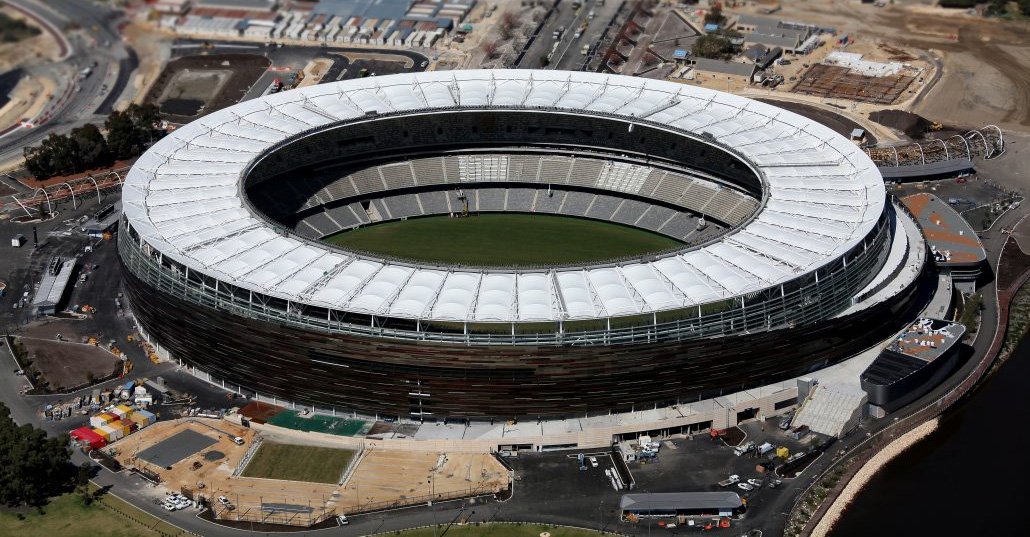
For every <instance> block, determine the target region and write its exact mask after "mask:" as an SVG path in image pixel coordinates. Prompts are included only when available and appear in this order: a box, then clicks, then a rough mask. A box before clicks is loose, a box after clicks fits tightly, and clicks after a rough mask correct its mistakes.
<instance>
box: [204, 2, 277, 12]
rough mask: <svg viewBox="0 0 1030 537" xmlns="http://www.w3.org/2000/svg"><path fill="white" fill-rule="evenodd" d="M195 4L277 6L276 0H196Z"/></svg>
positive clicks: (243, 6) (226, 6)
mask: <svg viewBox="0 0 1030 537" xmlns="http://www.w3.org/2000/svg"><path fill="white" fill-rule="evenodd" d="M194 4H196V5H198V6H204V7H220V8H232V9H253V10H262V11H271V10H272V9H274V8H275V6H276V0H195V1H194Z"/></svg>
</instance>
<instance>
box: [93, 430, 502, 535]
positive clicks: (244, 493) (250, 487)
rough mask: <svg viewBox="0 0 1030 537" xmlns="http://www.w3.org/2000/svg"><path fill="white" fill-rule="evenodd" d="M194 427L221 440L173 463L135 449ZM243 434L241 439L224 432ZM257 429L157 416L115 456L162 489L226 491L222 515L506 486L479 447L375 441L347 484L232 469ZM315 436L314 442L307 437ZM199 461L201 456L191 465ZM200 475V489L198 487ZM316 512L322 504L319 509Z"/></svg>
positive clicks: (339, 508)
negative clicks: (382, 445)
mask: <svg viewBox="0 0 1030 537" xmlns="http://www.w3.org/2000/svg"><path fill="white" fill-rule="evenodd" d="M187 429H189V430H193V431H196V432H199V433H201V434H203V435H205V436H208V437H210V438H213V439H214V438H217V439H218V443H217V444H215V445H213V446H211V447H209V448H206V449H204V450H202V451H201V452H198V453H195V454H193V455H191V456H189V457H187V458H186V459H184V460H182V461H180V462H178V463H176V464H173V465H172V468H171V470H168V469H165V468H150V466H149V465H148V463H146V462H144V461H141V460H139V459H136V458H135V457H134V455H135V454H136V453H140V452H142V451H144V450H146V449H147V448H149V447H151V446H154V445H155V444H158V443H159V442H161V441H163V440H165V439H168V438H170V437H172V436H174V435H176V434H178V433H180V432H182V431H184V430H187ZM229 434H231V435H236V436H240V437H242V438H244V441H245V444H244V445H243V446H237V445H236V444H234V443H232V441H231V440H230V439H229V437H228V436H226V435H229ZM257 434H258V433H257V432H256V431H255V430H254V429H250V428H244V427H241V426H239V425H236V424H234V423H231V422H229V421H225V420H212V419H201V418H184V419H178V420H170V421H159V422H158V423H156V424H154V425H152V426H150V427H148V428H146V429H143V430H142V431H139V432H137V433H134V434H132V435H130V436H128V437H126V438H125V439H123V440H120V441H118V442H116V443H115V444H112V447H114V448H115V449H116V450H118V454H117V456H116V458H117V459H118V461H119V462H121V463H122V464H123V465H125V466H134V465H136V466H138V467H141V468H147V469H149V470H152V471H155V472H157V473H159V474H160V476H161V480H162V488H160V490H158V491H156V492H155V494H163V492H164V490H166V489H167V490H186V491H198V492H200V493H201V494H203V495H204V496H205V497H207V498H217V497H218V496H223V495H224V496H226V497H227V498H228V499H229V500H230V501H231V502H232V503H233V505H234V506H235V509H234V510H232V511H222V510H220V511H219V513H218V516H219V517H221V518H229V519H234V518H235V517H236V516H237V515H239V516H240V517H242V518H241V519H247V517H248V516H251V515H254V516H259V515H260V511H261V509H260V505H261V504H262V503H283V504H291V505H297V506H311V507H312V508H313V509H315V510H316V511H318V510H321V509H322V508H323V507H324V508H327V509H336V512H338V513H344V514H346V513H353V512H357V511H361V510H367V509H368V508H369V507H370V506H373V507H382V506H386V505H389V504H407V503H411V502H416V501H418V502H421V501H425V500H424V499H418V498H421V497H428V496H429V495H430V494H431V493H434V492H435V494H436V495H438V496H441V497H457V496H465V495H469V494H489V493H492V492H496V491H499V490H503V489H506V488H507V486H508V472H507V469H506V468H504V467H503V466H502V465H501V464H500V463H499V462H498V461H497V460H496V459H495V458H493V457H492V456H490V455H487V454H479V453H438V452H429V451H399V450H386V449H377V448H375V447H374V442H373V444H370V445H369V446H368V447H367V448H366V450H365V451H364V452H362V454H361V455H360V457H361V458H360V459H359V460H358V462H357V463H356V466H355V468H354V470H353V472H352V473H351V475H350V477H349V478H348V480H347V482H346V483H344V486H342V487H341V486H340V485H338V484H336V483H331V484H321V483H306V482H299V481H284V480H276V479H258V478H247V477H233V476H232V473H233V471H234V470H235V468H236V466H237V465H238V464H239V462H240V460H241V459H242V458H243V456H244V455H245V454H246V453H247V450H248V449H249V448H250V446H251V445H252V444H253V443H254V442H255V440H256V437H257ZM261 435H262V438H263V439H264V440H267V441H275V442H282V443H291V444H304V445H325V446H329V447H340V446H339V445H337V444H335V443H334V442H332V441H327V440H324V439H320V438H318V437H317V436H309V435H305V434H303V433H295V432H290V434H288V435H286V436H281V435H276V434H275V433H274V432H271V433H268V434H266V433H261ZM306 440H310V442H308V441H306ZM212 451H217V452H220V453H222V454H223V455H224V456H223V457H222V458H220V459H218V460H217V461H208V460H205V458H204V455H205V453H209V452H212ZM194 462H199V463H201V466H200V467H199V468H197V469H193V466H194ZM198 483H203V484H204V487H203V489H198ZM316 514H317V512H316Z"/></svg>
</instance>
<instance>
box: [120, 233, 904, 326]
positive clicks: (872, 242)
mask: <svg viewBox="0 0 1030 537" xmlns="http://www.w3.org/2000/svg"><path fill="white" fill-rule="evenodd" d="M126 231H129V230H126ZM889 238H890V233H889V225H887V219H886V218H882V219H881V221H880V223H879V224H878V226H877V228H876V229H875V230H874V231H873V232H872V233H871V234H870V237H869V238H868V239H867V241H865V242H864V243H863V244H860V245H858V246H857V247H856V248H855V250H854V251H853V254H854V255H853V257H851V258H850V260H849V261H848V262H843V263H839V264H838V266H837V267H836V268H835V269H833V270H832V271H830V270H828V271H827V272H826V273H825V274H823V275H821V276H815V277H814V278H813V276H812V274H805V275H803V276H801V277H800V278H798V280H800V281H801V282H803V283H799V284H796V285H797V288H795V289H794V290H791V291H786V290H785V288H784V286H777V287H775V288H771V289H767V290H765V291H764V292H763V291H760V292H755V293H753V294H752V295H749V297H747V298H745V297H736V298H733V299H729V300H722V301H721V302H716V303H714V304H715V305H719V306H720V307H716V308H715V309H716V310H717V311H714V312H711V313H705V311H704V310H705V307H706V306H705V305H698V306H690V307H688V308H685V309H683V310H678V311H670V312H654V313H651V312H648V313H645V314H641V315H637V316H630V317H629V318H628V319H629V320H627V318H623V319H620V318H617V317H616V318H608V319H605V318H602V319H598V320H596V322H597V323H598V324H600V325H602V326H604V327H605V328H603V329H584V330H575V331H572V330H570V331H565V328H570V327H568V326H565V324H564V323H570V324H572V327H575V322H576V321H558V322H554V323H547V324H548V326H549V327H555V326H557V330H555V331H548V332H538V333H522V334H520V333H514V334H512V333H511V332H509V331H508V330H504V328H509V327H510V328H513V329H514V327H515V326H518V323H514V324H513V323H493V324H492V325H490V326H487V325H488V324H489V323H479V324H478V325H477V324H475V323H467V322H466V323H462V322H461V321H457V322H456V323H452V324H457V325H458V326H459V329H461V328H463V330H461V331H457V330H456V331H454V332H445V331H432V327H431V326H428V327H424V328H421V329H417V330H411V329H402V328H388V327H385V326H375V325H374V323H373V324H372V325H363V324H356V323H354V322H348V321H347V320H344V316H345V315H347V313H346V312H342V311H336V310H329V311H327V310H324V309H323V310H320V312H319V314H318V315H317V316H315V315H310V314H306V313H304V312H303V311H299V310H298V309H297V308H299V307H303V305H298V304H293V307H292V308H291V309H290V310H289V311H285V310H282V309H278V308H276V307H275V305H274V303H273V302H272V301H271V300H270V299H268V298H266V297H262V296H261V295H258V294H257V293H253V292H252V291H247V290H241V291H240V292H239V293H237V292H234V288H233V286H232V285H230V284H226V283H224V282H218V281H217V280H214V279H212V280H211V284H210V285H209V284H207V283H206V280H203V279H201V280H199V281H198V280H197V279H194V278H193V277H192V276H193V275H194V274H195V273H191V275H190V277H187V276H186V275H185V274H184V273H179V272H178V271H176V270H174V269H173V268H172V267H170V266H166V265H165V264H163V263H162V262H160V261H159V260H158V259H157V258H155V257H153V256H152V255H148V254H147V253H146V252H144V251H143V249H142V248H143V245H141V244H139V243H137V242H136V240H135V239H134V238H133V237H132V233H131V232H130V233H126V232H125V231H123V233H121V234H120V235H119V239H118V248H119V252H120V255H121V258H122V260H123V262H124V264H125V267H126V268H127V269H128V270H129V271H131V272H132V273H133V274H134V275H135V276H136V277H137V278H139V279H140V280H142V281H144V282H145V283H147V284H148V285H149V286H151V287H152V288H154V289H157V290H159V291H163V292H166V293H169V294H172V295H174V296H177V297H182V299H183V300H186V301H188V302H191V303H194V304H198V305H201V306H205V307H208V308H212V309H215V310H218V311H223V312H226V313H230V314H234V315H240V316H243V317H247V318H254V319H260V320H265V321H270V322H275V323H279V324H285V325H292V326H296V327H300V328H304V329H315V330H321V331H325V332H329V333H343V334H353V335H362V336H373V337H383V338H394V339H404V340H417V341H437V342H449V343H458V344H463V345H487V344H490V345H613V344H627V343H639V342H648V343H653V342H660V341H683V340H692V339H702V338H707V337H717V336H719V337H721V336H726V335H732V334H744V333H751V332H755V331H767V330H772V329H776V328H780V327H784V326H793V325H796V324H804V323H808V322H815V321H819V320H823V319H827V318H830V317H833V316H834V315H836V314H838V313H839V312H841V311H843V310H844V309H846V308H847V307H849V306H850V305H851V304H852V298H853V297H854V295H855V293H856V292H858V290H859V289H861V287H862V286H863V285H864V284H865V283H866V282H868V281H869V279H870V278H871V277H872V275H873V274H874V272H875V269H876V267H878V266H879V264H882V260H883V258H885V256H886V248H885V247H884V245H885V243H886V241H887V240H888V239H889ZM795 281H797V280H795ZM720 308H721V309H720ZM334 313H335V314H337V315H336V317H335V319H334ZM659 316H661V318H662V320H661V321H660V320H659ZM675 316H681V318H677V319H675V320H671V321H665V320H664V319H666V318H669V317H675ZM376 318H378V319H379V320H380V322H383V321H388V320H389V319H388V318H387V317H378V316H373V320H375V319H376ZM583 322H588V323H589V322H592V321H583ZM620 322H621V323H623V324H624V325H623V326H618V325H619V323H620ZM634 323H635V324H634ZM440 324H447V323H440ZM612 324H615V325H616V326H612ZM627 324H628V325H629V326H626V325H627ZM477 327H478V328H479V329H480V330H481V331H480V332H476V331H475V330H476V329H477ZM497 327H501V329H497ZM470 328H471V330H470ZM487 328H495V329H496V332H495V333H489V332H486V329H487Z"/></svg>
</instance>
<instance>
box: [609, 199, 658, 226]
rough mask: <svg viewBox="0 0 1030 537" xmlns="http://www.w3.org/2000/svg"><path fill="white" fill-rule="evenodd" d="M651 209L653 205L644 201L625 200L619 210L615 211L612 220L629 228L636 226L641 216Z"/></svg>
mask: <svg viewBox="0 0 1030 537" xmlns="http://www.w3.org/2000/svg"><path fill="white" fill-rule="evenodd" d="M650 207H651V204H649V203H644V202H642V201H636V200H629V199H628V200H623V202H622V204H621V205H619V210H618V211H615V214H614V215H612V220H613V221H615V222H619V223H620V224H626V225H628V226H632V225H635V224H636V221H637V219H638V218H640V215H642V214H644V212H646V211H647V210H648V209H649V208H650Z"/></svg>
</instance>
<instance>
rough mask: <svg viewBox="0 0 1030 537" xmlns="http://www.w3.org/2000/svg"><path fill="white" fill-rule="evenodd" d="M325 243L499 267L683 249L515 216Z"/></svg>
mask: <svg viewBox="0 0 1030 537" xmlns="http://www.w3.org/2000/svg"><path fill="white" fill-rule="evenodd" d="M326 240H327V241H328V242H330V243H332V244H337V245H340V246H342V247H344V248H349V249H354V250H361V251H365V252H371V253H375V254H380V255H388V256H394V257H401V258H405V259H410V260H413V261H423V262H431V263H445V264H456V265H477V266H495V267H496V266H512V265H520V266H527V265H550V264H566V263H589V262H597V261H604V260H607V259H613V258H619V257H628V256H636V255H643V254H647V253H651V252H658V251H662V250H667V249H670V248H674V247H676V246H678V245H680V244H681V243H679V242H678V241H676V240H673V239H670V238H668V237H665V236H663V235H659V234H657V233H652V232H650V231H645V230H642V229H637V228H633V227H629V226H623V225H619V224H613V223H610V222H601V221H597V220H587V219H583V218H572V217H568V216H555V215H541V214H516V213H504V214H482V215H479V216H470V217H468V218H450V217H447V216H431V217H425V218H413V219H410V220H406V221H395V222H386V223H383V224H376V225H372V226H368V227H363V228H358V229H356V230H353V231H344V232H342V233H338V234H336V235H333V236H331V237H328V238H326Z"/></svg>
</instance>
